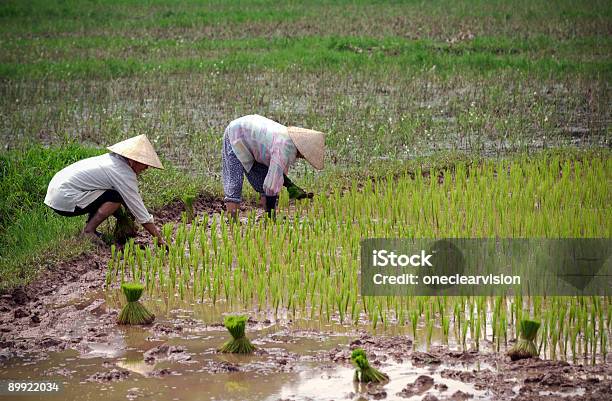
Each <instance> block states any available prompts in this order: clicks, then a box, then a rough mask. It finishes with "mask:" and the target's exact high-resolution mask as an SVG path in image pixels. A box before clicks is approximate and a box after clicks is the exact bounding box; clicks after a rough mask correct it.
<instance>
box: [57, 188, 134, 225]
mask: <svg viewBox="0 0 612 401" xmlns="http://www.w3.org/2000/svg"><path fill="white" fill-rule="evenodd" d="M106 202H113V203H121V204H122V205H124V206H125V202H123V198H122V197H121V195H119V192H117V191H115V190H114V189H107V190H106V191H105V192H104V193H103V194H102V195H100V196H99V197H98V198H97V199H96V200H95V201H93V202H91V203H90V204H89V205H87V206H85V207H84V208H80V207H78V206H77V207H75V208H74V212H64V211H62V210H56V209H53V210H54V211H55V213H57V214H59V215H61V216H66V217H73V216H82V215H84V214H88V215H89V217H88V218H87V221H89V220H91V219H92V218H93V217H94V215H95V214H96V212H97V211H98V209H100V206H102V205H103V204H105V203H106Z"/></svg>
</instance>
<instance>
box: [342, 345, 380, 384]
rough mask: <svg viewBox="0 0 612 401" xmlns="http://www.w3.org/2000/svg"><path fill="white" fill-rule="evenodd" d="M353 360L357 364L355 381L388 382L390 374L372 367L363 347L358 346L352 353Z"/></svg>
mask: <svg viewBox="0 0 612 401" xmlns="http://www.w3.org/2000/svg"><path fill="white" fill-rule="evenodd" d="M351 362H352V363H353V365H355V375H354V376H353V381H356V382H359V383H386V382H388V381H389V376H388V375H387V374H386V373H383V372H381V371H379V370H378V369H376V368H374V367H372V366H371V365H370V363H369V362H368V358H367V356H366V353H365V351H364V350H363V349H361V348H357V349H355V350H353V352H352V353H351Z"/></svg>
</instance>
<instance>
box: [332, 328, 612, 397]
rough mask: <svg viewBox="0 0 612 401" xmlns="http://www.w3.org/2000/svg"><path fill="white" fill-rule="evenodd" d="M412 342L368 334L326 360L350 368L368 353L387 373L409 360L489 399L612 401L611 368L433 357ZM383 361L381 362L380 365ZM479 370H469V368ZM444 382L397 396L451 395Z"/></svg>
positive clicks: (444, 353) (483, 356)
mask: <svg viewBox="0 0 612 401" xmlns="http://www.w3.org/2000/svg"><path fill="white" fill-rule="evenodd" d="M411 344H412V342H411V340H410V339H409V338H406V337H401V336H398V337H378V336H377V337H373V336H370V335H368V334H362V336H361V337H360V338H358V339H356V340H354V341H353V342H351V344H350V346H349V347H347V349H345V350H342V349H341V348H336V349H333V350H331V351H330V352H329V353H327V354H326V356H327V357H328V358H329V360H330V361H334V362H339V363H346V362H347V361H348V358H349V356H350V350H351V349H352V348H355V347H356V346H359V347H361V348H364V349H365V350H366V352H367V353H368V356H370V355H372V359H373V360H374V361H375V362H374V363H375V364H377V365H378V366H377V367H382V370H383V371H384V366H385V363H384V362H383V363H381V362H380V361H385V360H394V361H403V360H406V359H410V361H411V363H412V364H413V365H414V366H417V367H425V368H427V369H428V370H429V371H430V372H431V373H432V374H433V373H436V374H439V375H440V377H441V378H447V379H452V380H455V381H459V382H463V383H469V384H471V385H473V386H474V388H475V389H477V390H485V391H487V393H488V394H489V395H490V398H489V399H494V400H498V399H499V400H503V399H510V398H512V399H514V400H525V401H527V400H551V399H564V400H593V401H594V400H610V399H612V381H611V380H610V377H612V369H611V368H610V363H609V362H606V363H604V364H599V365H595V366H591V365H586V366H585V365H579V364H576V365H572V364H569V363H568V362H565V361H547V360H542V359H540V358H532V359H523V360H520V361H516V362H512V361H511V360H510V358H509V357H507V356H505V355H503V353H492V352H475V351H472V352H457V351H452V350H449V349H448V348H447V347H432V348H431V349H430V350H429V351H428V352H418V351H414V352H411V351H410V348H411ZM376 361H378V363H377V362H376ZM466 366H467V367H472V366H477V367H479V368H478V369H470V370H466V369H465V367H466ZM445 387H446V386H445V385H444V384H442V383H436V382H435V381H434V379H433V378H432V377H430V376H429V375H422V376H419V377H418V378H417V379H416V380H415V381H414V382H413V383H409V384H407V385H406V386H405V387H404V388H403V389H402V391H401V392H399V393H397V394H396V395H397V396H400V397H403V398H409V397H413V396H425V395H426V393H427V392H428V391H429V390H431V389H432V388H433V389H435V390H437V391H438V392H440V393H444V392H446V391H447V388H445ZM430 395H431V397H430V399H434V398H433V397H436V398H438V399H440V400H444V399H448V400H468V399H471V398H473V397H474V395H473V394H469V393H465V392H462V391H461V390H457V391H456V392H454V393H453V394H451V395H448V396H447V397H448V398H439V396H437V395H433V394H430Z"/></svg>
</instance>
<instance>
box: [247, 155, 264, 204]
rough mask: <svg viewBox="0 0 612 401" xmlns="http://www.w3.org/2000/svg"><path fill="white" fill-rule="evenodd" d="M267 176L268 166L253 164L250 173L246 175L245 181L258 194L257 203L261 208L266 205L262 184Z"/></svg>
mask: <svg viewBox="0 0 612 401" xmlns="http://www.w3.org/2000/svg"><path fill="white" fill-rule="evenodd" d="M267 175H268V166H266V165H265V164H261V163H257V162H255V163H254V164H253V167H252V168H251V171H249V172H248V173H246V177H247V180H249V184H251V186H252V187H253V189H254V190H255V191H256V192H257V193H258V194H259V203H260V206H261V207H264V206H265V204H266V195H265V193H264V188H263V183H264V181H265V180H266V176H267Z"/></svg>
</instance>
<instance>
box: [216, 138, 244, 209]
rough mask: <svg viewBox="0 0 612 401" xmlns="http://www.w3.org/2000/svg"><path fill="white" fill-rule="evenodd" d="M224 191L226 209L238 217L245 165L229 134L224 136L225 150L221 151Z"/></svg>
mask: <svg viewBox="0 0 612 401" xmlns="http://www.w3.org/2000/svg"><path fill="white" fill-rule="evenodd" d="M221 165H222V178H223V192H224V194H225V197H224V199H223V200H224V201H225V209H226V210H227V212H228V213H229V214H230V215H231V216H232V217H234V218H237V217H238V210H239V209H240V202H241V201H242V182H243V181H244V167H242V163H240V160H238V157H236V154H235V153H234V150H233V149H232V145H231V144H230V142H229V138H228V137H227V135H224V136H223V150H222V152H221Z"/></svg>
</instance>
